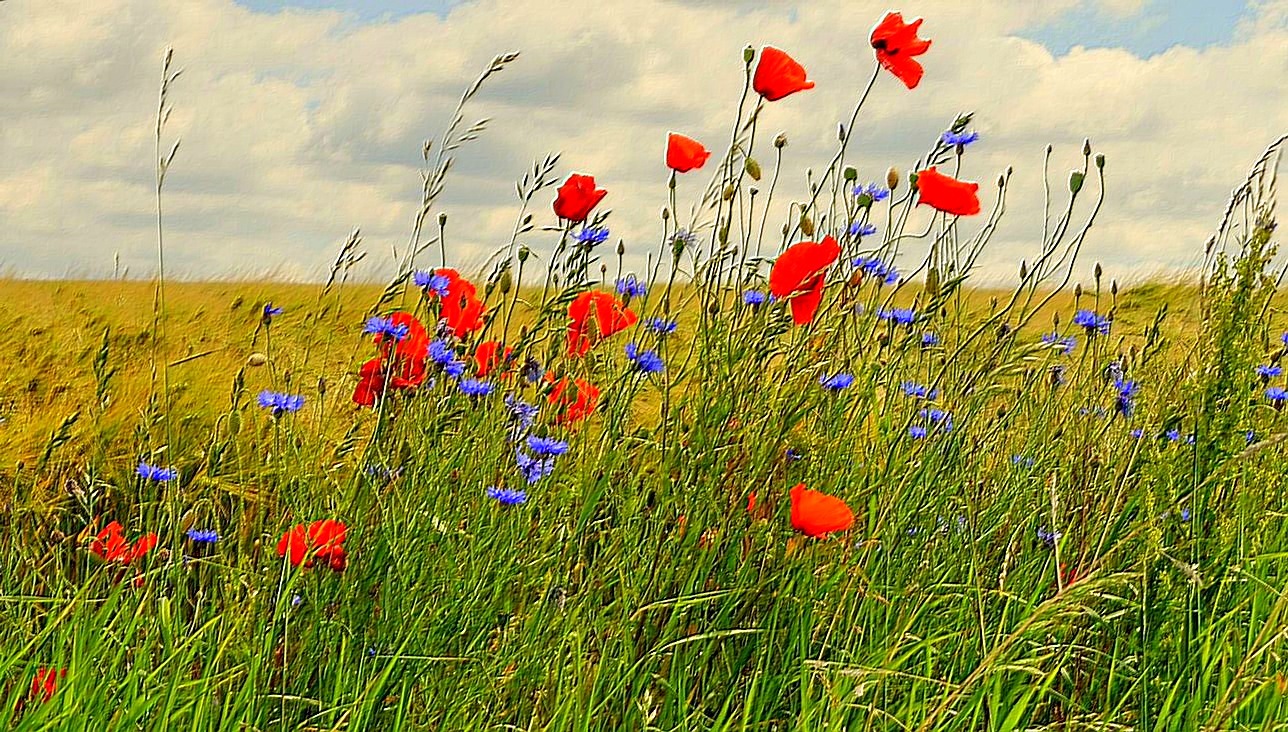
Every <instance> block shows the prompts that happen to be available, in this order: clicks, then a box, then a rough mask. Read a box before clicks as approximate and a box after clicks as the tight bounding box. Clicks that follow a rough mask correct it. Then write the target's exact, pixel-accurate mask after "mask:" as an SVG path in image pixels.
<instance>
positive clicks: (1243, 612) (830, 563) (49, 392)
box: [0, 12, 1288, 732]
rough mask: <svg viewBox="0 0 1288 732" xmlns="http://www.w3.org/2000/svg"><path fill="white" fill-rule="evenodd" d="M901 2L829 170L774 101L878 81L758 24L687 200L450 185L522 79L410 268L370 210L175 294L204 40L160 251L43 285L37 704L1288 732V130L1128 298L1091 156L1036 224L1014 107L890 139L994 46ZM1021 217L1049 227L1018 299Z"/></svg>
mask: <svg viewBox="0 0 1288 732" xmlns="http://www.w3.org/2000/svg"><path fill="white" fill-rule="evenodd" d="M873 21H874V23H875V26H874V28H873V30H872V31H871V33H870V45H871V50H872V57H871V59H864V60H862V61H861V62H860V61H858V60H856V69H857V70H856V74H858V75H860V77H861V78H862V79H864V80H865V81H863V82H861V83H860V84H859V85H858V93H857V96H856V97H855V98H854V99H853V100H852V102H853V113H852V115H851V116H850V117H849V118H848V119H846V120H844V121H842V123H841V124H840V125H839V127H838V130H837V133H838V134H837V137H836V141H835V152H834V154H833V155H832V156H831V157H830V159H825V160H818V161H806V162H805V163H804V164H801V162H800V161H793V162H788V161H787V158H786V154H787V152H788V151H789V150H790V147H791V136H792V132H791V130H787V131H785V132H781V133H780V132H779V131H778V130H777V129H775V128H774V127H773V125H774V124H776V123H775V122H773V121H772V118H773V112H774V107H775V105H776V104H779V103H781V101H782V100H785V99H788V98H791V99H792V100H793V102H794V103H808V99H809V98H810V96H811V95H813V96H817V95H845V94H853V93H854V92H853V91H847V90H837V89H828V88H824V85H823V84H822V83H820V84H818V85H817V86H816V85H815V83H814V82H813V81H812V80H811V79H810V75H809V71H808V69H807V68H805V67H804V66H803V65H802V64H801V63H798V62H797V61H796V60H795V59H794V58H793V55H792V50H791V49H779V48H776V47H774V46H773V45H766V46H763V47H750V46H749V47H748V48H747V49H746V50H745V52H744V54H743V56H742V57H741V58H725V59H712V60H710V61H709V62H710V63H722V64H732V65H739V64H740V65H741V68H743V69H744V70H745V76H744V79H745V83H744V85H743V87H742V89H736V88H735V89H730V90H729V98H730V101H731V105H730V109H729V116H728V136H727V138H725V139H719V140H716V139H702V140H699V139H695V138H694V137H691V136H689V135H686V134H685V133H684V131H683V130H677V131H675V132H672V133H671V134H669V135H668V136H666V137H665V138H662V139H656V140H641V141H639V144H641V145H653V146H655V147H656V149H657V156H656V159H657V164H656V165H657V169H656V179H657V185H656V190H655V195H654V196H653V197H652V198H649V199H647V200H623V197H621V196H620V195H615V191H614V186H613V181H611V180H607V179H604V178H602V177H599V178H597V177H596V175H595V171H593V170H581V171H572V170H566V169H564V167H563V166H562V164H561V161H560V158H559V156H558V155H552V156H550V157H547V158H544V159H541V160H538V161H536V162H535V163H534V164H533V165H532V166H531V168H530V169H528V170H527V172H526V173H525V174H524V175H522V177H521V178H520V179H519V180H518V181H516V184H515V194H516V202H515V210H514V226H513V235H512V236H511V237H510V239H509V240H508V241H502V242H495V247H494V250H493V251H491V252H490V256H488V257H487V259H486V261H485V262H482V263H481V264H480V263H479V262H478V261H465V259H464V258H461V257H458V256H456V253H454V251H453V246H452V242H453V232H454V227H457V226H461V225H463V224H462V223H460V222H458V221H457V219H456V218H455V217H454V215H453V214H452V212H450V211H448V210H446V209H445V208H443V207H442V206H440V205H439V199H440V196H441V194H442V192H443V191H444V190H445V188H446V187H448V186H450V185H451V182H452V177H451V175H450V173H451V169H452V167H453V163H454V161H455V160H456V158H457V156H460V155H467V154H469V151H470V150H471V148H472V146H475V145H479V144H485V133H486V127H487V123H486V121H484V122H479V123H476V124H470V123H469V122H468V121H467V120H468V119H469V118H470V117H469V116H468V115H469V112H468V110H469V106H470V103H471V100H472V99H474V98H475V97H476V96H477V95H480V94H486V93H487V87H488V82H489V81H490V80H491V79H492V78H493V77H494V76H496V75H499V74H504V73H506V69H507V67H509V66H511V65H512V64H518V63H522V60H521V59H520V58H519V54H517V53H511V54H505V55H501V56H498V57H497V58H495V59H494V60H493V62H492V63H491V64H490V65H489V66H488V67H487V68H486V69H485V70H484V72H483V73H482V74H481V76H480V77H479V78H478V79H477V80H476V81H475V82H474V83H473V84H471V85H470V86H469V87H468V88H467V89H466V90H465V92H464V94H463V95H462V97H461V99H460V107H459V108H458V109H457V111H456V112H455V113H454V114H453V115H452V116H451V120H452V121H451V124H450V125H449V126H448V128H447V129H446V130H445V131H444V132H443V134H442V135H440V136H439V137H437V138H436V139H435V140H434V142H433V144H431V145H427V146H426V148H425V151H424V165H425V167H424V174H423V179H422V181H421V184H422V189H421V191H422V194H423V197H422V204H421V205H420V206H419V208H418V209H417V215H416V217H415V219H414V221H411V222H408V223H409V226H410V235H409V237H408V239H407V240H406V241H404V242H399V243H397V244H396V246H395V247H394V248H393V251H394V255H393V256H394V262H395V264H396V267H395V269H396V273H395V274H394V276H393V277H392V279H390V280H389V281H388V282H387V283H381V284H372V283H371V281H370V280H369V279H364V275H363V271H364V270H363V266H364V259H365V258H366V257H367V255H368V253H369V250H368V247H367V243H366V242H364V240H363V238H362V236H361V234H360V233H358V232H355V233H354V235H353V236H352V237H351V238H350V239H349V240H348V241H346V242H344V243H343V244H342V245H341V247H340V248H339V252H338V254H337V255H336V257H335V259H334V260H333V263H332V265H331V266H330V267H329V269H328V277H327V279H326V281H325V282H321V283H318V284H316V285H299V284H286V283H273V282H249V283H213V284H210V283H207V284H202V283H188V282H179V281H173V280H167V278H166V257H167V255H173V253H174V251H175V250H176V249H181V248H182V247H183V241H182V239H181V238H175V237H171V236H167V229H166V227H165V221H166V219H165V206H164V203H165V200H166V195H167V189H166V176H167V173H168V172H169V171H170V170H171V168H172V167H173V166H175V165H181V164H182V162H183V158H182V153H181V152H180V148H179V146H178V144H177V139H176V138H175V137H174V136H173V135H172V133H171V130H170V128H169V127H168V126H167V120H168V119H169V116H170V114H169V113H170V110H171V109H172V108H173V107H174V105H176V104H199V103H200V101H199V100H186V99H184V98H183V81H182V79H181V78H180V76H179V73H178V65H177V63H176V62H175V60H174V58H173V56H172V55H170V54H167V56H166V57H165V62H164V69H163V76H162V83H161V89H160V99H159V102H160V103H159V107H158V110H157V124H156V131H155V137H156V139H155V150H156V160H157V168H156V203H157V224H158V227H157V232H158V241H157V245H158V246H157V257H158V261H157V267H158V270H157V272H158V276H157V277H156V278H155V279H153V280H152V281H150V282H104V283H72V282H62V283H31V282H22V281H17V280H3V281H0V288H3V290H4V291H5V293H6V298H5V300H6V302H7V303H8V305H9V309H10V312H9V313H8V314H7V315H6V318H7V321H8V323H9V327H8V328H7V329H6V330H7V334H6V336H4V338H5V339H6V340H5V346H4V349H5V351H6V352H7V355H6V362H7V368H6V369H5V374H4V375H3V376H0V387H2V389H3V391H2V392H0V401H2V403H0V419H3V422H0V457H3V461H0V478H2V480H0V495H3V497H4V499H5V501H6V504H7V510H6V511H5V512H4V514H3V518H2V519H0V567H2V568H0V577H3V581H2V582H0V725H2V726H4V727H6V728H12V729H22V730H57V729H176V730H179V729H183V730H188V729H191V730H225V729H226V730H358V729H362V730H399V729H438V730H473V729H488V730H709V729H718V730H726V729H729V730H733V729H738V730H741V729H749V730H923V731H924V730H997V731H999V732H1000V731H1004V730H1034V729H1053V730H1054V729H1060V730H1081V729H1096V730H1118V729H1150V730H1197V729H1248V730H1254V729H1255V730H1273V729H1284V728H1288V698H1286V697H1285V694H1286V693H1288V657H1286V655H1285V654H1286V653H1288V522H1286V521H1285V496H1286V495H1288V472H1286V470H1285V459H1288V453H1286V452H1285V449H1284V444H1283V443H1284V439H1285V435H1288V421H1285V420H1286V419H1288V418H1285V416H1284V414H1283V412H1284V406H1285V402H1288V390H1286V388H1288V381H1285V378H1288V377H1285V375H1284V373H1283V365H1282V364H1283V359H1284V356H1285V354H1286V353H1288V318H1286V317H1284V313H1283V310H1284V306H1285V301H1284V300H1283V299H1282V298H1281V296H1279V295H1278V294H1277V288H1278V286H1279V284H1280V281H1281V280H1282V278H1283V275H1284V271H1285V270H1284V267H1283V264H1282V262H1281V261H1280V260H1278V259H1277V258H1276V257H1275V247H1274V234H1275V221H1274V217H1273V212H1274V194H1275V186H1274V181H1275V171H1276V166H1277V163H1278V158H1279V154H1280V152H1281V150H1282V148H1283V146H1284V144H1285V139H1283V138H1281V139H1280V140H1279V141H1277V142H1274V141H1267V142H1268V143H1273V144H1271V145H1270V147H1269V148H1268V150H1267V152H1266V154H1265V156H1264V157H1263V158H1262V159H1261V160H1259V161H1256V162H1255V164H1254V166H1253V167H1252V169H1251V172H1250V174H1249V176H1248V178H1247V179H1246V180H1245V181H1243V182H1241V183H1240V182H1239V181H1231V184H1232V185H1234V184H1237V187H1235V188H1234V193H1233V195H1232V197H1231V199H1230V202H1229V205H1228V208H1227V210H1226V213H1225V216H1224V217H1223V218H1222V219H1221V220H1219V221H1213V222H1212V227H1213V229H1212V231H1213V233H1212V236H1211V238H1210V239H1209V240H1207V241H1206V242H1204V241H1195V242H1185V243H1183V245H1184V246H1188V247H1192V248H1193V249H1194V250H1195V251H1203V252H1204V264H1203V267H1202V269H1201V271H1199V272H1197V273H1196V276H1195V278H1194V280H1193V281H1184V282H1172V283H1146V284H1141V285H1137V286H1134V287H1120V286H1119V284H1118V279H1119V278H1120V277H1121V275H1120V274H1118V273H1114V272H1112V271H1106V269H1105V268H1103V267H1102V266H1101V265H1100V264H1096V263H1094V262H1086V261H1083V260H1082V259H1080V258H1079V253H1080V250H1081V248H1082V247H1083V244H1084V242H1085V241H1086V240H1087V239H1088V237H1094V236H1095V235H1096V233H1095V229H1094V226H1093V225H1094V223H1095V221H1096V218H1097V216H1098V214H1099V213H1100V212H1101V210H1102V208H1103V207H1104V206H1106V205H1112V198H1111V197H1109V196H1108V195H1107V193H1106V191H1107V190H1108V189H1110V188H1111V187H1112V177H1113V170H1114V161H1113V160H1107V159H1106V157H1105V156H1104V155H1102V154H1100V153H1098V152H1097V150H1096V149H1095V147H1094V146H1093V145H1092V144H1091V143H1090V142H1083V141H1082V140H1077V141H1056V142H1057V143H1059V144H1063V145H1064V146H1065V147H1081V166H1080V167H1079V168H1078V169H1077V170H1074V171H1072V172H1056V171H1052V170H1050V160H1051V148H1048V149H1047V151H1046V155H1047V157H1046V164H1045V165H1044V167H1043V168H1042V180H1043V181H1044V182H1045V191H1046V196H1045V205H1044V207H1043V210H1040V211H1008V210H1007V194H1008V190H1009V187H1010V178H1011V171H1009V170H1007V171H1004V172H1002V173H1001V175H1000V176H999V175H998V174H997V171H992V170H985V169H981V166H978V165H975V164H973V159H972V152H974V151H976V150H978V149H979V148H980V147H981V146H986V145H988V144H989V141H988V139H987V137H986V136H984V137H981V135H979V134H978V133H977V132H976V130H975V127H974V125H973V123H972V120H973V115H972V114H960V115H957V116H955V117H954V118H951V119H948V120H947V121H946V124H945V125H944V130H943V133H942V135H940V136H939V137H937V138H935V139H930V140H926V147H925V153H924V155H923V156H922V157H920V158H919V159H917V160H890V161H889V162H888V165H887V166H882V167H881V168H879V169H860V168H858V167H856V166H855V165H854V164H853V162H852V159H853V157H854V149H853V148H854V144H852V143H853V138H854V133H855V130H856V129H857V128H859V127H860V126H861V125H862V124H863V122H862V120H863V114H864V112H865V110H867V109H868V107H869V105H872V104H876V103H877V102H875V101H874V100H876V99H877V98H880V102H879V103H880V104H881V105H883V106H884V108H885V109H886V110H895V111H897V112H899V113H901V114H907V115H909V116H912V115H917V114H921V113H922V112H921V111H920V110H921V109H922V106H921V105H920V104H917V103H913V102H911V101H909V100H911V99H912V98H913V97H912V96H911V95H912V94H914V93H915V90H916V89H917V87H918V85H919V84H920V82H921V81H922V78H923V73H925V72H924V70H923V67H922V66H921V63H920V61H919V59H921V58H922V57H923V56H925V55H927V54H934V52H935V48H934V43H933V40H932V39H931V38H928V37H926V36H927V35H935V34H938V35H949V34H952V33H953V32H954V29H953V28H952V27H934V19H933V18H928V19H927V20H926V21H925V22H924V27H923V21H922V20H920V19H912V18H906V19H905V17H904V16H903V15H901V14H900V13H898V12H891V13H889V14H887V15H885V16H884V17H876V18H873ZM181 53H182V49H180V54H181ZM695 73H698V72H697V71H696V70H695ZM1089 132H1092V133H1094V131H1089ZM477 138H484V139H482V140H478V139H477ZM1053 144H1055V143H1053ZM876 153H879V151H872V150H866V151H865V155H867V156H871V155H873V154H876ZM1039 157H1040V151H1039ZM807 166H808V167H807ZM801 177H805V178H806V179H807V182H808V190H809V195H808V196H807V197H806V198H805V200H785V199H784V198H783V197H782V195H781V194H780V195H777V196H776V195H775V192H776V189H777V188H778V186H779V182H780V180H782V179H785V178H791V179H793V180H795V179H800V178H801ZM614 207H616V208H618V209H622V208H626V207H642V208H645V209H649V210H658V211H660V215H659V217H658V219H657V225H656V232H655V236H654V237H653V239H651V240H650V241H627V240H625V239H623V238H621V237H617V236H615V235H614V233H613V224H614V222H613V218H612V216H611V210H612V208H614ZM1004 216H1027V217H1036V218H1038V219H1040V220H1041V221H1042V222H1043V223H1044V226H1043V229H1042V234H1041V239H1040V241H1033V242H1031V244H1030V246H1029V251H1030V252H1031V255H1030V256H1028V257H1026V258H1025V260H1024V261H1023V262H1016V271H1015V274H1014V277H1013V278H1012V280H1011V281H1010V283H1009V284H1007V285H1006V286H1003V287H994V286H992V285H989V286H983V285H976V284H974V283H973V282H972V280H971V276H972V272H973V271H974V270H975V268H976V265H977V262H978V260H979V258H980V255H981V253H982V252H984V251H985V249H986V248H987V247H988V245H989V243H990V239H991V237H992V236H993V234H994V232H995V230H996V228H997V226H998V222H999V221H1001V220H1002V219H1003V217H1004ZM388 250H389V246H388V245H387V243H381V244H380V245H379V246H378V247H372V248H371V251H373V252H376V253H379V252H387V251H388ZM372 256H373V257H374V256H376V254H372ZM633 263H634V264H633Z"/></svg>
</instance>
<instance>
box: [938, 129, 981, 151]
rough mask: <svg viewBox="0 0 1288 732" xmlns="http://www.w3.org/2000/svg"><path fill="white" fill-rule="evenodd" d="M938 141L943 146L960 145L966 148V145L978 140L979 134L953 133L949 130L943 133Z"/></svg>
mask: <svg viewBox="0 0 1288 732" xmlns="http://www.w3.org/2000/svg"><path fill="white" fill-rule="evenodd" d="M939 139H941V140H943V141H944V144H945V145H948V146H957V145H961V146H962V147H966V146H967V145H969V144H971V143H972V142H975V141H976V140H978V139H979V133H978V132H953V131H952V130H949V131H947V132H945V133H944V134H943V135H942V136H941V137H940V138H939Z"/></svg>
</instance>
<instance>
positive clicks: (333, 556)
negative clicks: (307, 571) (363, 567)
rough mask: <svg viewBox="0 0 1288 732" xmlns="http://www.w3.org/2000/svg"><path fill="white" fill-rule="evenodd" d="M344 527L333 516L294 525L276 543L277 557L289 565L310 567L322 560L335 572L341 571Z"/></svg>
mask: <svg viewBox="0 0 1288 732" xmlns="http://www.w3.org/2000/svg"><path fill="white" fill-rule="evenodd" d="M347 532H348V529H347V527H345V525H344V524H343V523H341V522H339V521H335V520H333V519H323V520H321V521H314V522H313V523H312V524H309V525H308V526H305V525H304V524H296V525H295V526H294V527H292V528H291V529H290V530H289V531H287V532H286V533H285V534H283V535H282V539H281V541H279V542H277V556H279V557H286V558H287V559H288V560H289V561H290V562H291V565H292V566H295V567H299V566H301V565H303V566H304V567H305V568H308V567H312V566H313V564H314V562H316V561H317V560H322V561H323V562H325V563H326V564H327V566H329V567H330V568H331V569H333V570H335V571H336V572H343V571H344V568H345V566H346V565H347V563H348V559H347V557H346V555H345V552H344V539H345V535H346V533H347Z"/></svg>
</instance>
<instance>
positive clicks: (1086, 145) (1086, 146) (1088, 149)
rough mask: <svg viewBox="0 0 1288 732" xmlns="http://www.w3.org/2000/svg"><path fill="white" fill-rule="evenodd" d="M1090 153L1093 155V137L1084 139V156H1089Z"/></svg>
mask: <svg viewBox="0 0 1288 732" xmlns="http://www.w3.org/2000/svg"><path fill="white" fill-rule="evenodd" d="M1090 155H1091V138H1087V139H1085V140H1083V141H1082V157H1084V158H1085V157H1089V156H1090Z"/></svg>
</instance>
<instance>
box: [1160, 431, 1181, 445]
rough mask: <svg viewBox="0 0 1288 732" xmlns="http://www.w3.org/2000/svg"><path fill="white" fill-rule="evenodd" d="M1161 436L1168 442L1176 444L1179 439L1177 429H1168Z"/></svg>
mask: <svg viewBox="0 0 1288 732" xmlns="http://www.w3.org/2000/svg"><path fill="white" fill-rule="evenodd" d="M1163 436H1164V437H1166V438H1167V441H1168V442H1176V441H1177V440H1179V439H1181V431H1180V430H1178V429H1170V430H1168V431H1166V432H1164V433H1163Z"/></svg>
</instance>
